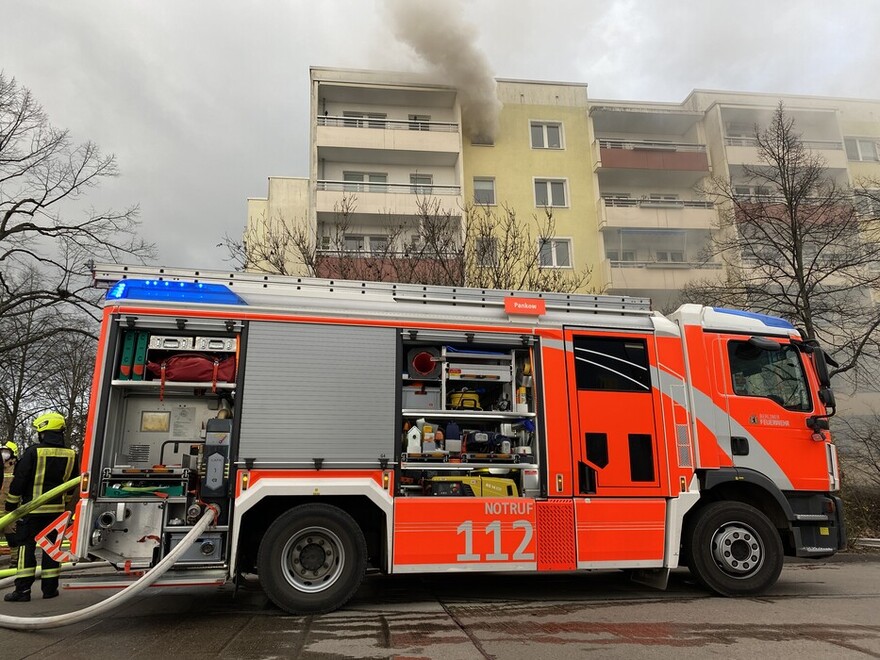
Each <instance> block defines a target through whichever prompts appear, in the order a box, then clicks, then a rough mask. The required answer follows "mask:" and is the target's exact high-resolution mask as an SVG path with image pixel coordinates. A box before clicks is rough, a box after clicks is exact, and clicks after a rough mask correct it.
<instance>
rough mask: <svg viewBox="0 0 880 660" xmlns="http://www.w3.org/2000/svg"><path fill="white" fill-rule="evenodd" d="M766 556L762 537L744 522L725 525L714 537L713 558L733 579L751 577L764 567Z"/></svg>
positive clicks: (716, 531)
mask: <svg viewBox="0 0 880 660" xmlns="http://www.w3.org/2000/svg"><path fill="white" fill-rule="evenodd" d="M764 555H765V553H764V542H763V541H762V540H761V537H760V536H759V535H758V534H757V533H756V532H755V530H754V529H753V528H752V527H751V526H749V525H747V524H745V523H743V522H739V521H733V522H728V523H725V524H724V525H722V526H721V527H719V528H718V529H717V530H715V534H713V535H712V557H713V558H714V559H715V563H716V564H717V565H718V567H719V568H720V569H721V570H722V571H724V572H725V573H726V574H727V575H729V576H731V577H734V578H740V579H744V578H748V577H751V576H752V575H754V574H755V573H757V572H758V571H759V570H760V569H761V566H763V565H764Z"/></svg>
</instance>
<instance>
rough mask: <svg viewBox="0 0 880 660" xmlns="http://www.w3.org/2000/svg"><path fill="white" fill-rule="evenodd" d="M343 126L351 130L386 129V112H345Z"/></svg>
mask: <svg viewBox="0 0 880 660" xmlns="http://www.w3.org/2000/svg"><path fill="white" fill-rule="evenodd" d="M342 116H343V117H345V119H344V120H343V125H345V126H348V127H351V128H385V118H386V117H387V116H388V115H386V114H385V113H384V112H343V113H342Z"/></svg>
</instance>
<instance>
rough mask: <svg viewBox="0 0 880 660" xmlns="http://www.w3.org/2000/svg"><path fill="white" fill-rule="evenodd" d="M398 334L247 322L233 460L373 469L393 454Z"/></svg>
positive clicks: (390, 329) (365, 328)
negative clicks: (318, 461) (317, 462)
mask: <svg viewBox="0 0 880 660" xmlns="http://www.w3.org/2000/svg"><path fill="white" fill-rule="evenodd" d="M396 350H397V332H396V331H395V330H394V329H393V328H368V327H356V326H336V325H319V324H301V323H268V322H253V323H251V324H250V328H249V330H248V340H247V353H246V361H245V380H244V387H243V389H242V402H241V434H240V441H239V452H238V455H239V460H244V459H255V461H256V465H260V464H267V463H273V464H301V465H302V466H303V467H310V466H312V465H313V459H314V458H323V459H324V467H343V466H352V467H355V466H361V467H367V466H370V467H376V466H378V460H379V457H380V456H381V455H384V456H385V457H387V458H388V459H390V460H393V458H394V448H395V437H396V436H397V435H399V433H396V429H395V418H396V415H395V407H394V403H395V394H396V391H397V389H398V387H399V375H398V374H397V373H396V370H395V358H396Z"/></svg>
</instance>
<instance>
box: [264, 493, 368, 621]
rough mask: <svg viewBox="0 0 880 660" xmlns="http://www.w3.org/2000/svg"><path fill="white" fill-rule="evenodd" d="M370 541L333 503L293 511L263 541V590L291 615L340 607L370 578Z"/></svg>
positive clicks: (272, 526)
mask: <svg viewBox="0 0 880 660" xmlns="http://www.w3.org/2000/svg"><path fill="white" fill-rule="evenodd" d="M366 563H367V543H366V540H365V539H364V534H363V532H362V531H361V529H360V527H358V524H357V523H356V522H355V521H354V519H353V518H352V517H351V516H350V515H348V514H347V513H345V512H344V511H342V510H341V509H339V508H337V507H335V506H330V505H328V504H304V505H302V506H298V507H295V508H293V509H291V510H290V511H287V512H286V513H285V514H284V515H282V516H280V517H279V518H278V519H277V520H276V521H275V522H274V523H272V525H271V526H270V527H269V529H268V530H267V531H266V534H265V536H264V537H263V540H262V541H261V542H260V551H259V555H258V559H257V567H258V571H259V574H260V584H261V585H262V586H263V590H264V591H265V592H266V594H267V595H268V596H269V598H270V599H272V602H274V603H275V604H276V605H278V607H280V608H281V609H283V610H286V611H288V612H290V613H291V614H320V613H323V612H331V611H333V610H336V609H339V608H340V607H342V606H343V605H345V603H347V602H348V600H349V599H350V598H351V597H352V596H353V595H354V594H355V592H356V591H357V590H358V587H359V586H360V584H361V581H362V580H363V578H364V573H365V571H366Z"/></svg>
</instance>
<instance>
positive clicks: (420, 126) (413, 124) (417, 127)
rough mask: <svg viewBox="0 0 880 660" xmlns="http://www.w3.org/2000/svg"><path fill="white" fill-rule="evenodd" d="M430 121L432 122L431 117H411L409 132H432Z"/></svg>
mask: <svg viewBox="0 0 880 660" xmlns="http://www.w3.org/2000/svg"><path fill="white" fill-rule="evenodd" d="M429 121H431V115H410V116H409V130H411V131H430V130H431V127H430V126H429V125H428V122H429Z"/></svg>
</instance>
